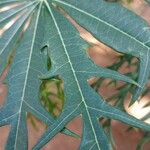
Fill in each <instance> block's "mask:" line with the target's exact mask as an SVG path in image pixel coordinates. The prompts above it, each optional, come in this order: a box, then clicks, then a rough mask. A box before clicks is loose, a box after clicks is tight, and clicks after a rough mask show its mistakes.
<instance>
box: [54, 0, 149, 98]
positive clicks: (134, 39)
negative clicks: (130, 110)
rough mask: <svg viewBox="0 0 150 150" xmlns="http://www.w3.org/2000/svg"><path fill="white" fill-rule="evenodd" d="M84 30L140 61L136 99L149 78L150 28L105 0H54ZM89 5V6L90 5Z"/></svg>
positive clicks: (136, 17)
mask: <svg viewBox="0 0 150 150" xmlns="http://www.w3.org/2000/svg"><path fill="white" fill-rule="evenodd" d="M54 1H55V2H57V3H58V4H59V5H61V7H63V8H65V10H66V11H67V12H68V13H69V14H70V15H71V16H72V17H73V18H74V19H75V20H76V21H77V22H78V23H79V24H80V25H81V26H83V27H84V28H86V29H87V30H88V31H90V32H92V34H93V35H94V36H95V37H96V38H97V39H99V40H100V41H102V42H104V43H105V44H107V45H109V46H110V47H112V48H114V49H116V50H117V51H119V52H122V53H127V54H131V55H133V56H136V57H138V58H139V59H140V70H139V79H138V83H139V84H140V86H141V87H138V88H137V89H136V92H135V93H134V95H133V101H135V100H137V99H138V97H139V96H140V95H141V92H142V91H143V89H144V86H145V84H146V83H147V81H148V78H149V76H150V26H149V25H148V23H146V22H145V21H144V20H142V19H140V18H139V16H137V15H135V14H134V13H131V12H130V11H129V10H127V9H125V8H123V7H121V6H120V4H117V3H108V2H106V1H104V0H94V1H92V2H91V1H90V0H82V1H81V2H80V1H78V2H77V1H75V0H72V1H70V0H54ZM89 4H90V5H89Z"/></svg>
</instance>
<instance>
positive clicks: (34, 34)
mask: <svg viewBox="0 0 150 150" xmlns="http://www.w3.org/2000/svg"><path fill="white" fill-rule="evenodd" d="M41 7H42V2H41V4H40V6H39V10H38V13H37V16H36V23H35V28H34V31H33V39H32V43H31V50H30V54H29V60H28V66H27V71H26V76H25V81H24V87H23V91H22V98H21V103H20V109H19V111H18V114H19V116H18V123H17V132H16V139H15V146H14V149H16V146H17V143H16V142H17V138H18V127H19V124H20V119H21V112H22V106H23V102H24V101H25V100H24V97H25V91H26V85H27V80H28V74H29V70H30V64H31V58H32V53H33V49H34V42H35V38H36V32H37V26H38V20H39V16H40V12H41Z"/></svg>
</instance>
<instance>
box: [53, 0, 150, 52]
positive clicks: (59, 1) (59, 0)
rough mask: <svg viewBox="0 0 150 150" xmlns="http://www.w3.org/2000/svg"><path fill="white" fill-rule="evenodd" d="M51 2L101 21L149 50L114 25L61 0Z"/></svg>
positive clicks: (149, 48)
mask: <svg viewBox="0 0 150 150" xmlns="http://www.w3.org/2000/svg"><path fill="white" fill-rule="evenodd" d="M53 1H56V2H58V3H61V4H64V5H66V6H68V7H70V8H73V9H75V10H77V11H79V12H81V13H83V14H85V15H87V16H90V17H92V18H94V19H96V20H98V21H101V22H102V23H104V24H106V25H108V26H110V27H111V28H113V29H115V30H117V31H119V32H121V33H122V34H124V35H126V36H128V37H130V38H131V39H133V40H135V41H136V42H138V43H139V44H140V45H142V46H144V47H146V48H147V49H148V50H150V47H149V46H147V45H146V44H144V43H143V42H142V41H140V40H138V39H136V38H135V37H133V36H132V35H130V34H127V33H126V32H124V31H123V30H120V29H119V28H117V27H115V26H114V25H112V24H110V23H108V22H106V21H104V20H102V19H100V18H98V17H95V16H94V15H91V14H89V13H88V12H85V11H83V10H81V9H79V8H77V7H75V6H73V5H71V4H68V3H66V2H63V1H61V0H53Z"/></svg>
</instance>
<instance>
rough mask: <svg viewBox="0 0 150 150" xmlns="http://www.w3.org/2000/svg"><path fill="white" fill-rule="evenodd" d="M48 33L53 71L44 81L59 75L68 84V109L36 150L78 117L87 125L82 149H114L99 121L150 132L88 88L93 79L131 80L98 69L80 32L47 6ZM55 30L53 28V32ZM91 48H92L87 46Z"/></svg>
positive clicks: (66, 108) (65, 109)
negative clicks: (107, 121) (111, 121)
mask: <svg viewBox="0 0 150 150" xmlns="http://www.w3.org/2000/svg"><path fill="white" fill-rule="evenodd" d="M46 6H47V8H48V11H49V12H46V14H45V15H46V16H45V18H47V27H46V29H47V33H48V36H50V37H51V39H50V41H49V47H50V50H51V51H50V54H51V62H52V68H51V70H50V73H48V74H47V75H45V77H44V78H52V77H53V76H57V75H59V76H60V77H61V78H62V79H63V80H64V88H65V106H64V109H63V112H62V114H61V115H60V117H59V118H58V119H57V121H56V122H55V123H54V124H53V125H52V126H50V127H49V128H48V130H47V131H46V132H45V134H44V135H43V136H42V138H41V139H40V140H39V142H38V144H37V145H36V146H35V147H34V148H33V149H35V150H37V149H40V148H41V147H43V146H44V145H45V144H46V143H47V142H48V141H49V140H50V139H52V138H53V137H54V136H55V135H56V134H57V133H58V132H59V131H60V130H62V128H63V127H64V126H65V125H66V124H67V123H68V122H69V121H71V120H72V119H73V118H74V117H76V116H78V115H82V118H83V122H84V129H83V137H82V142H81V145H80V149H104V150H105V149H111V146H110V144H109V141H108V139H107V136H106V134H105V133H104V130H103V128H102V126H101V125H100V124H99V118H101V117H108V118H111V119H117V120H120V121H122V122H125V123H127V124H130V125H133V126H136V127H141V128H145V129H147V130H150V126H149V125H148V124H145V123H142V121H139V120H138V119H135V118H134V117H131V116H129V115H127V114H125V113H123V112H122V111H120V110H118V109H116V108H115V107H112V106H110V105H108V104H107V103H106V102H105V101H104V100H103V98H102V97H101V96H99V95H98V94H97V93H96V92H95V91H94V90H93V89H92V88H91V87H90V86H89V84H88V82H87V80H88V79H89V78H91V77H93V76H96V77H98V76H101V77H109V78H114V79H119V80H124V81H129V79H128V78H127V77H125V76H123V75H121V74H119V73H117V72H114V71H112V70H109V69H105V68H101V67H98V66H96V65H95V64H94V63H93V62H92V61H91V60H90V59H89V58H88V56H87V55H86V50H85V49H83V48H85V46H84V45H87V44H86V43H85V42H84V41H83V40H82V39H81V38H80V36H79V33H77V31H76V29H75V28H74V27H72V26H71V25H70V24H69V23H68V21H67V20H66V19H65V18H64V17H62V16H61V15H60V14H59V13H58V12H57V11H55V9H53V7H52V6H51V5H49V4H48V3H47V2H46ZM49 27H51V28H49ZM87 46H88V45H87Z"/></svg>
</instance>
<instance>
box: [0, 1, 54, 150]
mask: <svg viewBox="0 0 150 150" xmlns="http://www.w3.org/2000/svg"><path fill="white" fill-rule="evenodd" d="M4 3H5V2H4ZM42 13H43V9H42V3H39V2H38V1H28V2H23V3H21V4H20V5H18V6H16V7H14V8H12V9H10V10H8V11H5V12H2V13H0V18H1V21H0V26H1V27H2V26H3V24H6V23H7V22H9V21H10V20H11V19H13V18H15V17H16V16H17V15H18V14H19V15H21V16H19V18H18V19H17V21H16V22H15V23H14V24H13V25H12V26H11V27H10V28H9V29H8V30H7V31H5V32H4V33H3V35H2V37H1V39H0V52H1V57H0V58H1V69H2V68H4V64H5V62H6V60H7V56H8V54H9V53H10V52H11V50H12V47H13V48H16V55H15V59H14V63H13V64H12V67H11V70H10V73H9V76H8V85H9V93H8V98H7V102H6V104H5V105H4V107H3V108H2V109H0V116H1V117H0V125H1V126H2V125H6V124H10V125H11V131H10V134H9V137H8V142H7V144H6V149H10V150H12V149H14V150H17V149H27V147H28V144H27V143H28V142H27V141H28V139H27V129H26V115H27V114H26V113H27V112H30V113H32V114H34V115H35V116H36V117H38V118H39V119H40V120H42V121H43V122H45V123H48V124H50V123H51V122H52V121H53V119H52V118H51V117H50V116H49V114H48V113H47V112H46V111H45V109H44V108H43V107H42V106H41V104H40V103H39V101H38V92H39V85H40V80H39V79H38V76H39V75H42V74H43V73H45V71H46V69H44V68H46V67H45V65H44V62H45V61H44V55H43V54H42V53H40V50H39V49H40V47H41V46H42V42H43V33H44V32H43V20H42ZM29 17H32V18H31V19H30V25H29V28H28V30H27V31H26V32H25V33H23V32H22V31H23V29H24V26H25V24H26V23H27V22H28V21H29ZM20 34H24V35H23V38H22V40H21V43H20V45H19V47H16V44H15V42H18V38H20V36H19V35H20Z"/></svg>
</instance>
